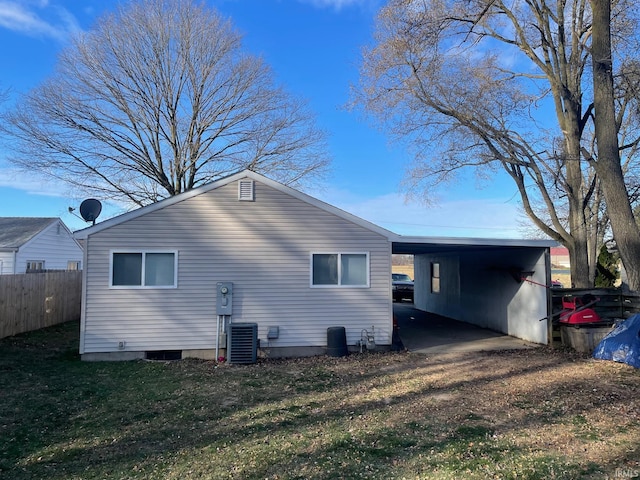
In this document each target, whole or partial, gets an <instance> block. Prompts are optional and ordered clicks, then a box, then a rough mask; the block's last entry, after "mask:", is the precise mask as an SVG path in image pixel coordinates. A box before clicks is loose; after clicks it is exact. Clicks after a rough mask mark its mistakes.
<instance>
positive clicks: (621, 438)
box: [0, 323, 640, 480]
mask: <svg viewBox="0 0 640 480" xmlns="http://www.w3.org/2000/svg"><path fill="white" fill-rule="evenodd" d="M77 328H78V325H77V323H72V324H66V325H63V326H59V327H54V328H50V329H45V330H41V331H39V332H34V333H31V334H26V335H19V336H16V337H12V338H8V339H4V340H0V391H1V392H2V394H1V395H2V408H1V409H0V438H1V439H2V441H1V442H0V478H3V479H5V478H6V479H12V480H20V479H34V478H38V479H39V478H42V479H44V478H46V479H107V478H114V479H115V478H117V479H157V478H162V479H225V478H227V479H334V478H335V479H338V478H347V479H350V478H376V479H377V478H380V479H396V478H397V479H402V478H405V479H462V478H464V479H487V478H496V479H549V478H559V479H572V478H575V479H578V478H585V479H604V478H631V476H632V475H640V398H639V393H640V374H639V372H638V371H637V370H635V369H633V368H631V367H629V366H626V365H623V364H617V363H611V362H603V361H596V360H593V359H591V358H589V357H587V356H584V355H580V354H576V353H572V352H568V351H562V350H552V349H549V348H545V347H543V348H538V349H532V350H518V351H503V352H494V353H461V354H455V355H454V354H451V355H444V356H437V357H426V356H423V355H418V354H409V353H373V354H372V353H369V354H367V353H365V354H356V355H350V356H348V357H345V358H331V357H316V358H303V359H286V360H269V361H267V360H263V361H260V362H259V363H258V364H255V365H248V366H233V365H216V364H215V363H212V362H204V361H195V360H188V361H176V362H147V361H139V362H119V363H87V362H81V361H80V360H79V358H78V356H77V354H76V352H77Z"/></svg>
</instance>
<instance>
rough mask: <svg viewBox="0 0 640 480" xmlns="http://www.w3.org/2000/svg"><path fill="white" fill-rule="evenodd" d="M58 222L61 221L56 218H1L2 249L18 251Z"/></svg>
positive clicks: (0, 247) (0, 240)
mask: <svg viewBox="0 0 640 480" xmlns="http://www.w3.org/2000/svg"><path fill="white" fill-rule="evenodd" d="M58 221H60V219H59V218H55V217H0V249H1V250H18V249H19V248H20V247H21V246H23V245H24V244H25V243H27V242H28V241H29V240H31V239H32V238H33V237H35V236H36V235H37V234H39V233H40V232H42V231H43V230H44V229H46V228H47V227H48V226H49V225H51V224H52V223H54V222H58ZM60 223H62V222H60Z"/></svg>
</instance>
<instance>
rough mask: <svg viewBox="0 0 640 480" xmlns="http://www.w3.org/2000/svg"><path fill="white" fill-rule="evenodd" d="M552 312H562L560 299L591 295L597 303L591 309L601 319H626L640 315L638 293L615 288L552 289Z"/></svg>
mask: <svg viewBox="0 0 640 480" xmlns="http://www.w3.org/2000/svg"><path fill="white" fill-rule="evenodd" d="M551 292H552V298H553V311H554V312H559V311H560V310H562V297H582V296H583V295H587V294H590V295H593V296H594V297H596V298H598V299H599V300H598V302H597V303H596V304H595V305H594V306H593V307H592V308H593V309H594V310H595V311H596V313H597V314H598V315H600V317H602V318H603V319H619V318H628V317H630V316H631V315H635V314H636V313H640V293H635V292H624V293H623V292H622V291H621V290H619V289H617V288H599V289H594V288H591V289H586V288H585V289H582V288H559V289H552V290H551Z"/></svg>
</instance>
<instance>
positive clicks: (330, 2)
mask: <svg viewBox="0 0 640 480" xmlns="http://www.w3.org/2000/svg"><path fill="white" fill-rule="evenodd" d="M299 1H300V2H302V3H307V4H309V5H313V6H314V7H318V8H332V9H333V10H336V11H339V10H342V9H343V8H348V7H353V6H357V5H364V4H366V3H367V0H299Z"/></svg>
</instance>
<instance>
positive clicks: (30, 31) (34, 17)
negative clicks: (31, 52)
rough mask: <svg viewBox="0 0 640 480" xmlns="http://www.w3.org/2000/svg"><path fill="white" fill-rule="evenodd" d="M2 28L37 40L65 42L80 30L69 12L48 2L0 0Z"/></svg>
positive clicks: (0, 22) (0, 23)
mask: <svg viewBox="0 0 640 480" xmlns="http://www.w3.org/2000/svg"><path fill="white" fill-rule="evenodd" d="M0 28H3V29H6V30H11V31H13V32H16V33H19V34H22V35H27V36H29V37H35V38H53V39H55V40H58V41H64V40H65V39H66V38H67V37H68V36H69V34H70V33H73V32H77V31H79V30H80V27H79V25H78V22H77V20H76V19H75V17H74V16H73V15H71V14H70V13H69V12H68V11H67V10H65V9H64V8H61V7H57V6H52V5H50V4H49V3H48V2H45V1H40V2H14V1H1V0H0Z"/></svg>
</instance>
